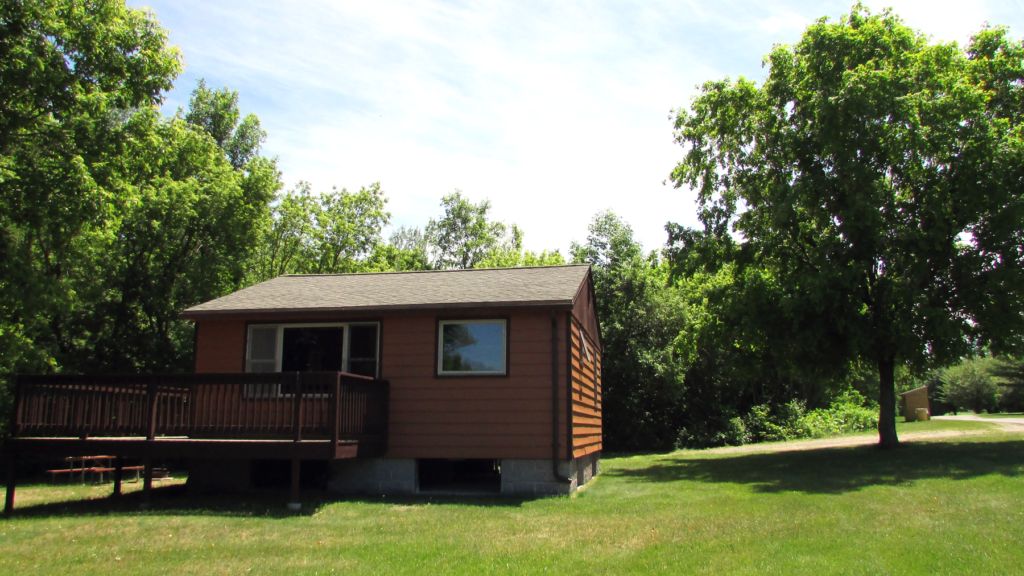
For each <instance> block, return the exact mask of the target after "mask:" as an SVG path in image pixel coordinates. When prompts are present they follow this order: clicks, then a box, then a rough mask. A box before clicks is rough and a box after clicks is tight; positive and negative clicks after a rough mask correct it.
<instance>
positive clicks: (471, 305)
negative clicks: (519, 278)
mask: <svg viewBox="0 0 1024 576" xmlns="http://www.w3.org/2000/svg"><path fill="white" fill-rule="evenodd" d="M572 306H573V300H572V299H570V300H541V301H534V302H460V303H454V304H453V303H440V304H411V305H410V304H395V305H391V306H339V307H332V308H324V307H307V308H236V309H222V310H194V309H188V310H185V311H183V312H182V313H181V314H180V315H179V316H180V317H181V318H183V319H185V320H200V319H203V318H218V317H219V318H226V317H232V318H237V317H244V316H265V315H277V316H281V315H301V314H313V313H315V314H325V313H327V314H331V313H333V314H364V313H373V312H405V311H423V312H429V311H435V310H453V309H457V310H466V309H481V308H482V309H489V308H570V309H571V308H572Z"/></svg>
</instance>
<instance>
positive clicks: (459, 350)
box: [437, 320, 508, 375]
mask: <svg viewBox="0 0 1024 576" xmlns="http://www.w3.org/2000/svg"><path fill="white" fill-rule="evenodd" d="M507 338H508V323H507V322H506V321H505V320H442V321H440V322H438V337H437V340H438V350H437V372H438V374H440V375H471V374H491V375H504V374H506V373H507V371H508V364H507V362H508V358H506V350H507V346H506V341H507Z"/></svg>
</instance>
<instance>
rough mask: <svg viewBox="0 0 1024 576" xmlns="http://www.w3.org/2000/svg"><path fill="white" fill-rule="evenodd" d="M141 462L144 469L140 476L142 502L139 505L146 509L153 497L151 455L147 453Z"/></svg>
mask: <svg viewBox="0 0 1024 576" xmlns="http://www.w3.org/2000/svg"><path fill="white" fill-rule="evenodd" d="M143 464H144V467H145V470H144V471H143V477H142V504H141V505H140V506H139V507H140V508H142V509H143V510H147V509H149V506H150V503H151V502H152V499H153V457H152V456H150V455H148V454H147V455H146V457H145V459H144V462H143Z"/></svg>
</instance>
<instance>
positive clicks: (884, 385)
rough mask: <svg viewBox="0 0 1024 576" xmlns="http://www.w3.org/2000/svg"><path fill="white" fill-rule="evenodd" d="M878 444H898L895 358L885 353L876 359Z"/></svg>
mask: <svg viewBox="0 0 1024 576" xmlns="http://www.w3.org/2000/svg"><path fill="white" fill-rule="evenodd" d="M878 405H879V408H878V445H879V446H880V447H882V448H895V447H896V446H899V443H900V439H899V438H898V437H897V436H896V358H895V355H888V354H887V355H886V357H884V358H880V359H879V360H878Z"/></svg>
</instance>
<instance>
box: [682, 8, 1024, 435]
mask: <svg viewBox="0 0 1024 576" xmlns="http://www.w3.org/2000/svg"><path fill="white" fill-rule="evenodd" d="M1022 61H1024V45H1022V44H1021V43H1019V42H1016V43H1015V42H1011V41H1010V40H1009V38H1008V36H1007V33H1006V30H1005V29H1003V28H986V29H984V30H982V31H981V32H979V33H978V34H977V35H975V36H974V38H973V39H972V41H971V43H970V45H969V46H968V47H967V48H966V49H961V48H959V47H958V46H957V45H956V44H954V43H931V42H930V41H929V39H928V37H926V36H924V35H923V34H921V33H919V32H917V31H914V30H912V29H910V28H909V27H907V26H906V25H905V24H903V22H902V21H901V20H900V19H899V18H898V17H897V16H895V15H894V14H892V13H891V12H890V11H884V12H882V13H881V14H871V13H870V12H869V11H868V9H867V8H865V7H864V6H862V5H860V4H858V5H856V6H854V8H853V10H852V11H851V13H850V14H849V15H848V16H846V17H845V18H844V19H842V20H841V21H839V22H831V21H829V20H828V19H827V18H823V19H821V20H818V21H817V22H815V23H814V24H812V25H811V26H809V27H808V28H807V30H806V32H805V33H804V35H803V36H802V38H801V39H800V41H799V42H798V43H797V44H795V45H793V46H776V47H775V49H774V50H773V51H772V52H771V54H769V56H768V57H767V58H766V59H765V64H766V66H768V67H769V71H768V75H767V79H766V80H765V81H764V83H763V84H762V85H761V86H757V85H756V84H755V83H753V82H751V81H748V80H745V79H743V78H740V79H738V80H737V81H730V80H729V79H726V80H722V81H713V82H708V83H706V84H704V85H703V87H702V88H701V91H700V94H699V95H698V96H697V97H696V98H695V99H694V101H693V103H692V105H691V106H690V108H689V109H681V110H678V111H677V116H676V140H677V141H678V142H679V143H680V144H681V145H682V146H683V147H684V148H685V156H684V158H683V160H682V161H681V162H680V163H679V165H678V166H677V167H676V169H675V170H674V171H673V173H672V176H671V178H672V180H673V182H674V183H675V185H676V186H690V187H692V188H693V189H695V190H696V191H697V192H698V197H699V215H700V218H701V220H702V222H703V224H704V230H703V231H686V232H684V233H681V234H678V235H677V238H676V240H677V247H678V248H680V249H682V252H684V253H686V254H688V255H700V258H697V259H696V260H695V261H696V262H697V266H701V267H704V268H705V269H708V270H713V269H716V268H717V267H720V266H721V265H722V262H732V263H734V265H735V266H736V272H735V274H736V276H735V277H736V282H735V283H734V284H732V285H730V286H729V287H728V288H727V290H728V291H729V292H731V293H732V295H733V296H732V301H733V302H734V303H735V304H736V305H737V306H743V305H744V304H743V302H750V301H752V300H756V301H758V302H760V304H761V306H760V310H762V313H760V314H749V316H748V320H749V322H750V324H749V326H748V329H747V339H748V340H751V341H758V342H759V343H761V344H763V345H765V346H771V347H776V348H780V347H781V348H785V349H786V350H787V351H788V352H787V354H788V355H789V357H790V358H794V359H797V360H799V361H800V362H801V363H806V364H808V365H811V366H821V365H832V366H839V365H843V364H848V363H849V362H850V361H851V360H855V359H857V358H861V359H864V360H865V361H868V362H871V363H873V364H874V365H875V366H876V367H877V370H878V374H879V381H880V386H879V389H880V397H879V403H880V410H881V412H880V421H879V433H880V443H881V444H882V445H883V446H891V445H894V444H896V443H897V442H898V439H897V437H896V430H895V394H894V378H895V376H894V374H895V372H896V368H897V366H898V365H910V366H918V367H923V366H925V365H927V364H929V363H942V362H950V361H952V360H954V359H956V358H959V357H960V356H962V355H965V354H969V353H971V352H972V350H977V349H978V348H980V347H982V346H985V347H988V348H989V349H991V350H993V351H1005V352H1015V351H1018V350H1019V349H1020V343H1021V338H1020V337H1021V334H1022V329H1024V316H1022V312H1024V308H1022V306H1024V299H1022V298H1021V296H1022V294H1021V289H1022V287H1024V276H1022V275H1024V236H1022V232H1021V230H1022V223H1024V211H1022V210H1024V194H1022V193H1024V188H1022V184H1024V178H1022V176H1024V171H1022V170H1024V162H1022V160H1024V157H1022V155H1024V139H1022V135H1024V132H1022V130H1024V126H1022V125H1021V114H1022V112H1024V107H1022V106H1021V102H1022V98H1024V84H1022V80H1024V68H1022Z"/></svg>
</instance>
